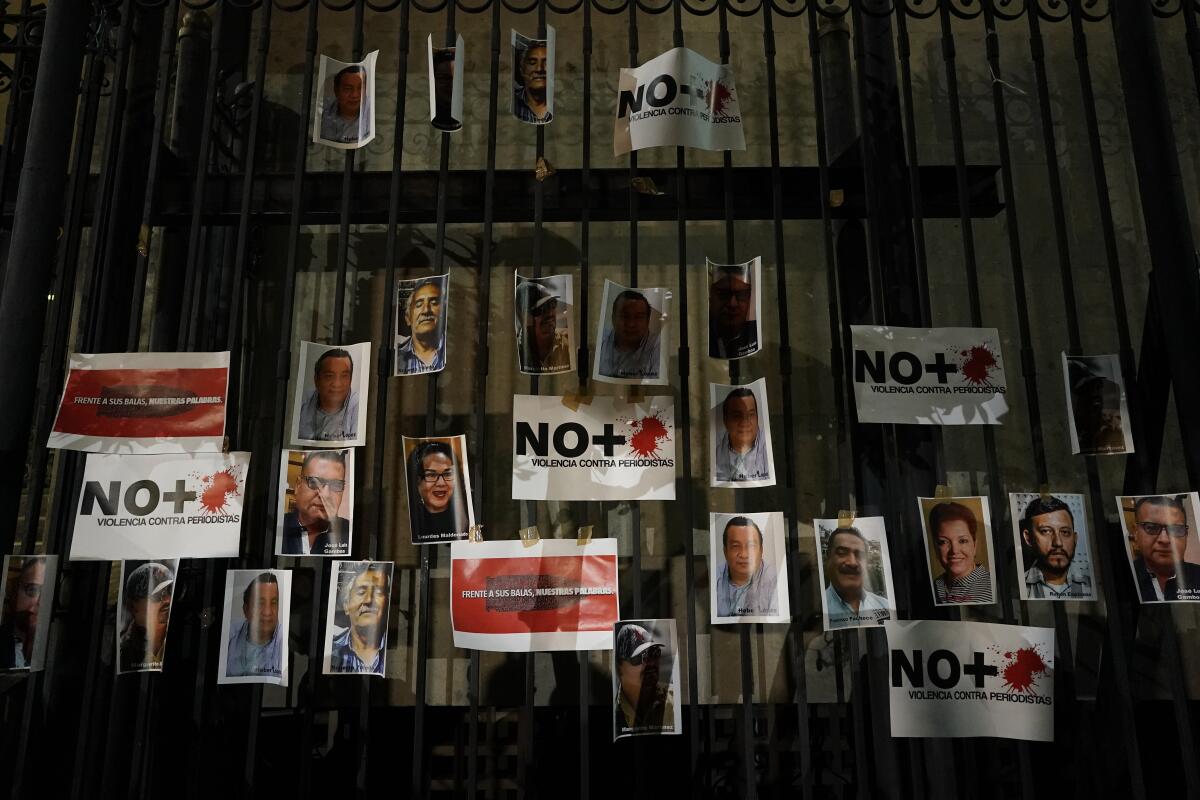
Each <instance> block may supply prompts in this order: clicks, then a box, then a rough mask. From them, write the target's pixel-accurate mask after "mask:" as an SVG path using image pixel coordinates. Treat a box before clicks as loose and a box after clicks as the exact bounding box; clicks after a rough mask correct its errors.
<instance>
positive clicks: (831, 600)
mask: <svg viewBox="0 0 1200 800" xmlns="http://www.w3.org/2000/svg"><path fill="white" fill-rule="evenodd" d="M866 568H867V539H866V537H865V536H863V535H862V532H861V531H859V530H858V528H854V527H850V526H846V527H839V528H837V529H836V530H835V531H834V532H833V533H831V534H829V543H828V545H827V547H826V551H825V577H826V578H828V579H829V585H828V586H827V587H825V610H826V613H827V614H828V616H829V628H830V629H831V630H832V629H834V628H849V627H854V626H856V625H861V624H862V623H864V622H865V623H876V622H881V621H883V620H885V619H889V618H891V610H890V609H889V608H888V601H887V598H885V597H883V596H882V595H878V594H875V593H874V592H871V591H868V590H867V587H866V584H865V581H864V579H863V573H864V571H865V570H866Z"/></svg>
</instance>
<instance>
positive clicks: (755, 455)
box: [708, 378, 775, 489]
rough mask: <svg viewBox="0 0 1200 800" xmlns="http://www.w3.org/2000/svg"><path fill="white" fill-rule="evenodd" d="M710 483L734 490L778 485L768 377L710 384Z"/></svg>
mask: <svg viewBox="0 0 1200 800" xmlns="http://www.w3.org/2000/svg"><path fill="white" fill-rule="evenodd" d="M708 400H709V404H708V405H709V426H708V430H709V441H710V442H712V445H711V447H712V451H711V452H712V458H711V459H710V460H709V485H711V486H721V487H727V488H733V489H746V488H751V487H755V486H774V485H775V460H774V457H773V454H772V452H771V415H770V413H769V412H768V410H767V379H766V378H759V379H758V380H756V381H755V382H754V383H748V384H745V385H744V386H728V385H726V384H723V383H710V384H709V385H708Z"/></svg>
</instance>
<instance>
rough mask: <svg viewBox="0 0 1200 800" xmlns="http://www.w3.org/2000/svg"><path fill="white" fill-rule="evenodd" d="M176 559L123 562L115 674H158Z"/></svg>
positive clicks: (165, 640) (163, 653)
mask: <svg viewBox="0 0 1200 800" xmlns="http://www.w3.org/2000/svg"><path fill="white" fill-rule="evenodd" d="M178 569H179V559H171V560H169V561H161V562H160V561H122V562H121V596H120V598H119V599H118V602H117V608H118V611H119V613H120V617H121V622H120V625H119V626H118V627H117V653H118V664H117V671H118V672H161V671H162V665H163V656H164V655H165V654H166V651H167V628H168V626H169V625H170V623H171V601H172V599H173V598H174V596H175V573H176V571H177V570H178Z"/></svg>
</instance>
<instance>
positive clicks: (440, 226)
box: [412, 0, 466, 798]
mask: <svg viewBox="0 0 1200 800" xmlns="http://www.w3.org/2000/svg"><path fill="white" fill-rule="evenodd" d="M455 7H456V0H450V2H448V3H447V4H446V38H445V46H446V47H454V46H455V25H454V12H455ZM455 58H456V62H455V67H454V68H455V70H460V69H465V68H466V66H465V64H464V63H463V61H462V54H461V53H455ZM441 139H442V142H441V145H442V146H441V153H440V157H439V163H438V189H437V231H436V234H435V238H434V253H433V269H434V274H435V275H436V274H439V273H441V271H442V269H443V268H444V265H445V260H446V195H447V190H448V188H449V187H448V184H449V174H450V134H449V133H447V132H445V131H442V133H441ZM437 389H438V373H436V372H435V373H432V374H431V375H430V376H429V378H428V383H427V384H426V402H425V435H426V436H432V435H433V422H434V417H435V416H436V412H437ZM432 553H433V547H432V546H430V545H422V546H421V573H420V587H419V593H420V594H419V598H420V599H419V612H418V627H417V652H416V678H415V681H414V688H415V693H416V702H415V704H414V706H413V716H414V720H413V774H412V795H413V797H415V798H422V797H424V796H425V791H426V789H427V788H428V783H429V782H428V780H427V779H426V778H425V766H426V765H425V692H426V678H427V676H428V663H427V659H428V656H429V570H430V566H431V565H430V560H431V558H432Z"/></svg>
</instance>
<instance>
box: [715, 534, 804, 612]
mask: <svg viewBox="0 0 1200 800" xmlns="http://www.w3.org/2000/svg"><path fill="white" fill-rule="evenodd" d="M708 516H709V538H708V543H709V553H710V554H711V555H710V560H709V590H710V602H711V609H712V622H713V624H714V625H720V624H722V623H729V622H788V621H789V620H790V619H791V612H790V608H789V607H788V585H787V559H786V556H785V551H784V545H783V535H784V530H783V512H782V511H769V512H761V513H757V514H720V513H711V514H709V515H708Z"/></svg>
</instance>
